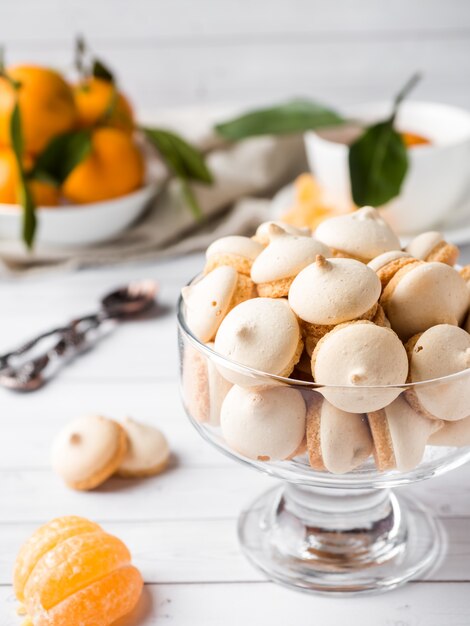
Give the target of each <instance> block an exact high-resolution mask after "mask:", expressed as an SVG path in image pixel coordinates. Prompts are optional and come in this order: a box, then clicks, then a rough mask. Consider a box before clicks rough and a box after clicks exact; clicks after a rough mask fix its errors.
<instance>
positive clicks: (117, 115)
mask: <svg viewBox="0 0 470 626" xmlns="http://www.w3.org/2000/svg"><path fill="white" fill-rule="evenodd" d="M73 95H74V98H75V104H76V107H77V112H78V123H79V126H80V127H81V128H91V127H93V126H96V125H97V124H103V125H105V126H111V127H113V128H119V129H120V130H124V131H126V132H128V133H131V132H132V131H133V130H134V128H135V124H134V113H133V111H132V107H131V105H130V103H129V100H128V99H127V98H126V97H125V96H124V95H123V94H122V93H121V92H119V91H117V90H116V87H115V85H114V83H113V82H111V81H109V80H105V79H104V78H97V77H95V76H90V77H89V78H86V79H84V80H83V81H81V82H80V83H79V84H78V85H76V86H75V87H74V89H73Z"/></svg>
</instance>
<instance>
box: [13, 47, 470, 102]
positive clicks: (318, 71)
mask: <svg viewBox="0 0 470 626" xmlns="http://www.w3.org/2000/svg"><path fill="white" fill-rule="evenodd" d="M97 48H98V49H99V52H100V54H101V55H102V56H103V57H104V58H106V59H107V60H108V61H109V63H110V64H111V66H113V67H115V68H116V70H117V71H118V74H119V76H120V79H121V85H122V86H123V88H124V90H125V91H126V92H127V93H128V94H130V96H131V99H132V100H133V101H134V102H135V104H136V105H137V108H138V109H139V108H140V109H148V108H151V107H153V108H155V107H164V106H172V105H176V104H179V105H181V104H192V103H205V102H239V103H242V104H247V105H248V104H253V103H259V102H270V101H275V100H279V99H283V98H287V97H293V96H299V95H300V96H302V95H303V96H311V97H315V98H317V99H319V100H322V101H325V102H328V103H330V104H332V105H335V106H337V107H341V106H345V105H347V104H350V103H354V102H358V101H364V100H370V99H374V100H375V99H379V100H380V99H383V98H390V97H391V96H392V95H393V94H394V93H395V92H396V91H397V90H398V88H399V87H400V86H401V85H402V84H403V83H404V81H405V80H406V79H407V78H408V77H409V75H410V73H412V72H413V71H415V70H421V71H422V72H423V74H424V76H425V79H424V80H423V82H422V84H420V85H419V86H418V87H417V89H416V91H415V92H414V94H413V96H414V97H416V98H421V99H432V100H437V101H445V102H450V103H456V104H461V105H463V106H466V105H469V103H470V96H469V90H468V88H467V85H466V84H465V81H462V76H465V75H468V74H469V70H470V55H469V54H468V52H469V43H468V37H467V36H465V35H464V36H462V37H455V38H451V39H449V40H448V39H446V38H444V39H442V40H427V39H423V40H419V41H417V40H416V39H415V38H411V39H409V40H404V41H401V40H397V41H390V40H387V39H385V40H381V39H379V40H374V39H371V38H369V37H367V36H366V35H364V36H361V37H359V38H358V39H357V40H355V41H354V42H350V41H346V40H344V39H343V38H339V39H338V40H328V39H327V40H323V39H318V38H308V40H307V41H304V40H302V39H297V38H293V41H288V42H287V43H286V42H283V41H277V40H273V41H267V42H261V41H259V40H258V39H255V40H253V41H251V42H245V41H242V42H239V43H237V42H231V41H228V42H227V43H221V44H220V45H209V44H208V45H206V44H204V43H201V44H194V43H192V42H188V43H186V44H185V45H180V46H177V47H163V48H162V47H159V46H157V45H154V44H153V43H152V42H147V41H143V42H142V43H140V44H139V45H138V46H131V47H121V46H114V45H113V44H108V43H103V44H101V45H99V46H97ZM9 58H10V59H11V60H12V61H13V62H19V61H25V60H28V59H34V60H35V61H37V62H40V63H48V64H52V65H57V66H58V67H61V68H64V69H68V67H69V64H68V59H69V58H70V46H63V45H61V46H58V47H57V48H55V47H54V48H52V49H47V48H45V47H42V46H41V47H34V46H33V47H32V46H31V45H30V44H28V42H24V43H14V44H13V43H12V44H11V45H10V46H9Z"/></svg>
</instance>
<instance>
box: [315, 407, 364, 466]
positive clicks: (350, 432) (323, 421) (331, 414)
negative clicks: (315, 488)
mask: <svg viewBox="0 0 470 626" xmlns="http://www.w3.org/2000/svg"><path fill="white" fill-rule="evenodd" d="M320 444H321V455H322V460H323V464H324V466H325V468H326V469H327V470H328V471H329V472H331V473H332V474H345V473H346V472H350V471H352V470H353V469H354V468H356V467H359V466H360V465H362V463H364V461H365V460H366V459H367V457H369V456H370V454H371V452H372V448H373V442H372V436H371V434H370V430H369V426H368V424H367V419H366V417H365V415H361V414H359V413H346V412H345V411H341V410H340V409H337V408H336V407H335V406H333V405H332V404H330V403H329V402H327V401H326V400H324V401H323V403H322V406H321V409H320Z"/></svg>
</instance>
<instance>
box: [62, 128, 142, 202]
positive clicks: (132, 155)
mask: <svg viewBox="0 0 470 626" xmlns="http://www.w3.org/2000/svg"><path fill="white" fill-rule="evenodd" d="M91 144H92V147H91V152H90V154H89V155H88V156H87V157H86V158H85V159H84V160H83V161H82V162H81V163H80V164H79V165H77V167H76V168H75V169H74V170H73V171H72V172H71V174H70V175H69V176H68V177H67V179H66V180H65V183H64V186H63V192H64V195H65V197H66V198H68V199H69V200H70V201H71V202H75V203H78V204H83V203H86V202H100V201H102V200H109V199H111V198H118V197H119V196H123V195H125V194H128V193H130V192H131V191H135V190H136V189H139V187H141V186H142V183H143V181H144V173H145V167H144V159H143V156H142V153H141V152H140V150H139V148H138V146H137V145H136V143H135V142H134V140H133V138H132V137H131V136H130V135H129V134H127V133H125V132H124V131H122V130H119V129H117V128H105V127H100V128H97V129H96V130H94V131H93V132H92V136H91Z"/></svg>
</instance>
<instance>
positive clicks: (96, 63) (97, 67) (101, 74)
mask: <svg viewBox="0 0 470 626" xmlns="http://www.w3.org/2000/svg"><path fill="white" fill-rule="evenodd" d="M91 73H92V75H93V76H94V77H95V78H101V79H102V80H106V81H107V82H109V83H114V74H113V73H112V71H111V70H110V69H109V68H108V67H106V65H105V64H104V63H103V62H102V61H100V60H99V59H94V60H93V67H92V69H91Z"/></svg>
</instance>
